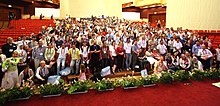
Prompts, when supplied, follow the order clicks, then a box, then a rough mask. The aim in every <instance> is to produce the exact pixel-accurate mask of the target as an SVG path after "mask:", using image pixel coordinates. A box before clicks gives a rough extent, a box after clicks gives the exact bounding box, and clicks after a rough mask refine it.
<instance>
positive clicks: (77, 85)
mask: <svg viewBox="0 0 220 106" xmlns="http://www.w3.org/2000/svg"><path fill="white" fill-rule="evenodd" d="M90 83H91V82H90V81H74V82H73V83H72V85H71V86H70V87H69V89H68V90H67V93H68V94H72V93H74V92H85V91H88V89H90V87H91V84H90Z"/></svg>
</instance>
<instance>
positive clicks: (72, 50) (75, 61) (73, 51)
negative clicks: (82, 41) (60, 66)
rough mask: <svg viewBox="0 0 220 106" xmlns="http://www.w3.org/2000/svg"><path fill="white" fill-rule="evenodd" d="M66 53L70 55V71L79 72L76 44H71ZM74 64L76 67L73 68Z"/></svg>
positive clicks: (78, 53) (78, 55)
mask: <svg viewBox="0 0 220 106" xmlns="http://www.w3.org/2000/svg"><path fill="white" fill-rule="evenodd" d="M68 54H69V56H70V57H71V62H70V68H71V73H72V74H76V75H77V74H79V64H80V51H79V49H78V48H76V45H75V44H73V45H72V48H70V49H69V51H68ZM74 66H76V67H75V68H74ZM74 69H75V70H74Z"/></svg>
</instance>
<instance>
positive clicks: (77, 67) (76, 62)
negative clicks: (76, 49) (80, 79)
mask: <svg viewBox="0 0 220 106" xmlns="http://www.w3.org/2000/svg"><path fill="white" fill-rule="evenodd" d="M79 64H80V60H71V63H70V68H71V73H72V74H78V73H79ZM75 65H76V70H74V66H75Z"/></svg>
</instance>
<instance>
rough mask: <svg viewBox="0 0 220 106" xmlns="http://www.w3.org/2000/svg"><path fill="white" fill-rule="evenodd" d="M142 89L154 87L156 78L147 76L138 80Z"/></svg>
mask: <svg viewBox="0 0 220 106" xmlns="http://www.w3.org/2000/svg"><path fill="white" fill-rule="evenodd" d="M140 80H141V82H142V85H143V87H149V86H155V85H156V82H157V80H158V77H157V76H156V75H155V74H154V75H148V76H147V77H143V78H141V79H140Z"/></svg>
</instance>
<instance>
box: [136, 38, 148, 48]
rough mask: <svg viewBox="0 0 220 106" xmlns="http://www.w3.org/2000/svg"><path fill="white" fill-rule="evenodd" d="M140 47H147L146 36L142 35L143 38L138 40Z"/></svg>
mask: <svg viewBox="0 0 220 106" xmlns="http://www.w3.org/2000/svg"><path fill="white" fill-rule="evenodd" d="M138 46H139V48H146V47H147V41H146V39H145V36H142V38H141V40H140V41H139V42H138Z"/></svg>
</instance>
